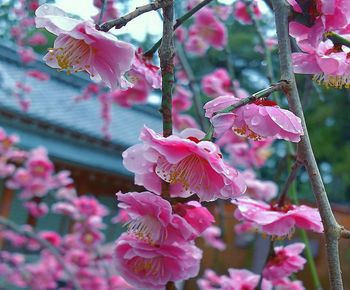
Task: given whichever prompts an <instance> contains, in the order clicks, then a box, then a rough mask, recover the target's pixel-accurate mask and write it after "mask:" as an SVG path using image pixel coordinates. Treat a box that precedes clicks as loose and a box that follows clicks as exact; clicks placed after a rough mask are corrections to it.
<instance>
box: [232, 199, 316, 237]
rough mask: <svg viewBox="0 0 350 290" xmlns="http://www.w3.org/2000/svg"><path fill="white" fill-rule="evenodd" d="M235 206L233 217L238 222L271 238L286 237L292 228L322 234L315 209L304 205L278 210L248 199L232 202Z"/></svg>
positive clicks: (261, 202)
mask: <svg viewBox="0 0 350 290" xmlns="http://www.w3.org/2000/svg"><path fill="white" fill-rule="evenodd" d="M232 203H233V204H235V205H237V209H236V211H235V217H236V218H237V219H238V220H245V221H248V222H253V223H255V224H256V226H257V227H258V228H259V229H260V230H261V231H262V232H264V233H266V234H268V235H273V236H278V237H282V236H287V235H291V234H293V231H294V227H298V228H301V229H305V230H311V231H314V232H317V233H321V232H323V225H322V222H321V217H320V214H319V212H318V210H317V209H316V208H311V207H308V206H306V205H300V206H297V205H292V204H288V205H285V206H283V207H282V208H279V207H278V206H277V205H270V204H267V203H265V202H263V201H256V200H252V199H250V198H238V199H235V200H232Z"/></svg>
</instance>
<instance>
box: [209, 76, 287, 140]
mask: <svg viewBox="0 0 350 290" xmlns="http://www.w3.org/2000/svg"><path fill="white" fill-rule="evenodd" d="M284 83H285V81H279V82H278V83H276V84H271V85H270V86H269V87H268V88H266V89H263V90H261V91H258V92H256V93H254V94H252V95H251V96H249V97H247V98H244V99H241V100H239V101H238V102H237V103H235V104H233V105H231V106H229V107H227V108H226V109H224V110H221V111H220V112H217V114H219V113H229V112H232V111H233V110H235V109H238V108H239V107H242V106H245V105H247V104H250V103H253V102H255V101H256V100H258V99H261V98H267V97H268V96H269V95H270V94H271V93H273V92H277V91H280V90H282V89H283V88H284V86H285V84H284ZM213 134H214V127H213V124H211V125H210V127H209V129H208V131H207V134H206V135H205V136H204V138H203V139H202V140H211V139H212V138H213Z"/></svg>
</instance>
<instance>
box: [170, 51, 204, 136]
mask: <svg viewBox="0 0 350 290" xmlns="http://www.w3.org/2000/svg"><path fill="white" fill-rule="evenodd" d="M176 48H177V49H176V51H177V56H178V58H179V60H180V65H181V66H182V68H183V69H184V71H185V73H186V76H187V78H188V81H189V84H188V86H189V88H190V90H191V91H192V93H193V102H194V108H195V112H196V115H197V117H198V120H199V123H200V126H201V128H202V130H203V131H206V130H207V128H208V125H207V120H206V118H205V117H204V112H203V104H202V97H201V93H200V88H199V87H198V84H197V83H196V80H195V77H194V73H193V70H192V68H191V65H190V64H189V62H188V60H187V57H186V53H185V51H184V49H183V47H182V45H181V44H178V45H177V46H176Z"/></svg>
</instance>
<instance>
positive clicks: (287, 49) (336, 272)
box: [272, 0, 343, 290]
mask: <svg viewBox="0 0 350 290" xmlns="http://www.w3.org/2000/svg"><path fill="white" fill-rule="evenodd" d="M272 4H273V8H274V11H275V21H276V29H277V38H278V46H279V52H280V53H279V58H280V71H281V79H283V80H286V81H287V82H286V89H285V93H286V95H287V99H288V103H289V106H290V108H291V110H292V111H293V112H294V113H295V114H296V115H297V116H298V117H299V118H300V119H301V122H302V126H303V129H304V136H301V141H300V142H299V155H300V156H299V157H300V160H301V161H302V162H303V164H304V166H305V168H306V170H307V172H308V175H309V179H310V183H311V187H312V191H313V193H314V195H315V198H316V202H317V206H318V209H319V211H320V215H321V218H322V222H323V226H324V232H325V239H326V251H327V258H328V269H329V278H330V285H331V287H330V289H332V290H342V289H343V281H342V276H341V269H340V262H339V245H338V239H339V237H340V233H341V227H340V226H339V224H338V223H337V221H336V219H335V217H334V215H333V212H332V209H331V206H330V203H329V200H328V197H327V193H326V190H325V187H324V184H323V181H322V178H321V175H320V172H319V169H318V166H317V163H316V160H315V156H314V153H313V150H312V147H311V142H310V139H309V135H308V132H307V127H306V124H305V118H304V113H303V109H302V106H301V102H300V98H299V93H298V89H297V85H296V81H295V77H294V73H293V66H292V62H291V59H292V54H291V46H290V40H289V32H288V15H289V9H290V8H289V5H288V4H287V3H286V2H285V1H284V0H272Z"/></svg>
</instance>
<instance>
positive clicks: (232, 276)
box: [198, 268, 272, 290]
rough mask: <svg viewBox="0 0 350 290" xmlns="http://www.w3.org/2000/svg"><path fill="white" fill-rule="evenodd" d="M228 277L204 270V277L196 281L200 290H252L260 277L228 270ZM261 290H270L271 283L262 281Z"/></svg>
mask: <svg viewBox="0 0 350 290" xmlns="http://www.w3.org/2000/svg"><path fill="white" fill-rule="evenodd" d="M228 272H229V276H226V275H222V276H218V275H217V274H216V273H215V272H214V271H212V270H206V271H205V272H204V277H203V278H201V279H199V280H198V286H199V289H200V290H215V289H221V290H254V289H256V286H257V285H258V283H259V280H260V276H259V275H257V274H254V273H252V272H250V271H248V270H245V269H233V268H230V269H228ZM261 289H262V290H271V289H272V285H271V282H269V281H267V280H265V279H263V280H262V284H261Z"/></svg>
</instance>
